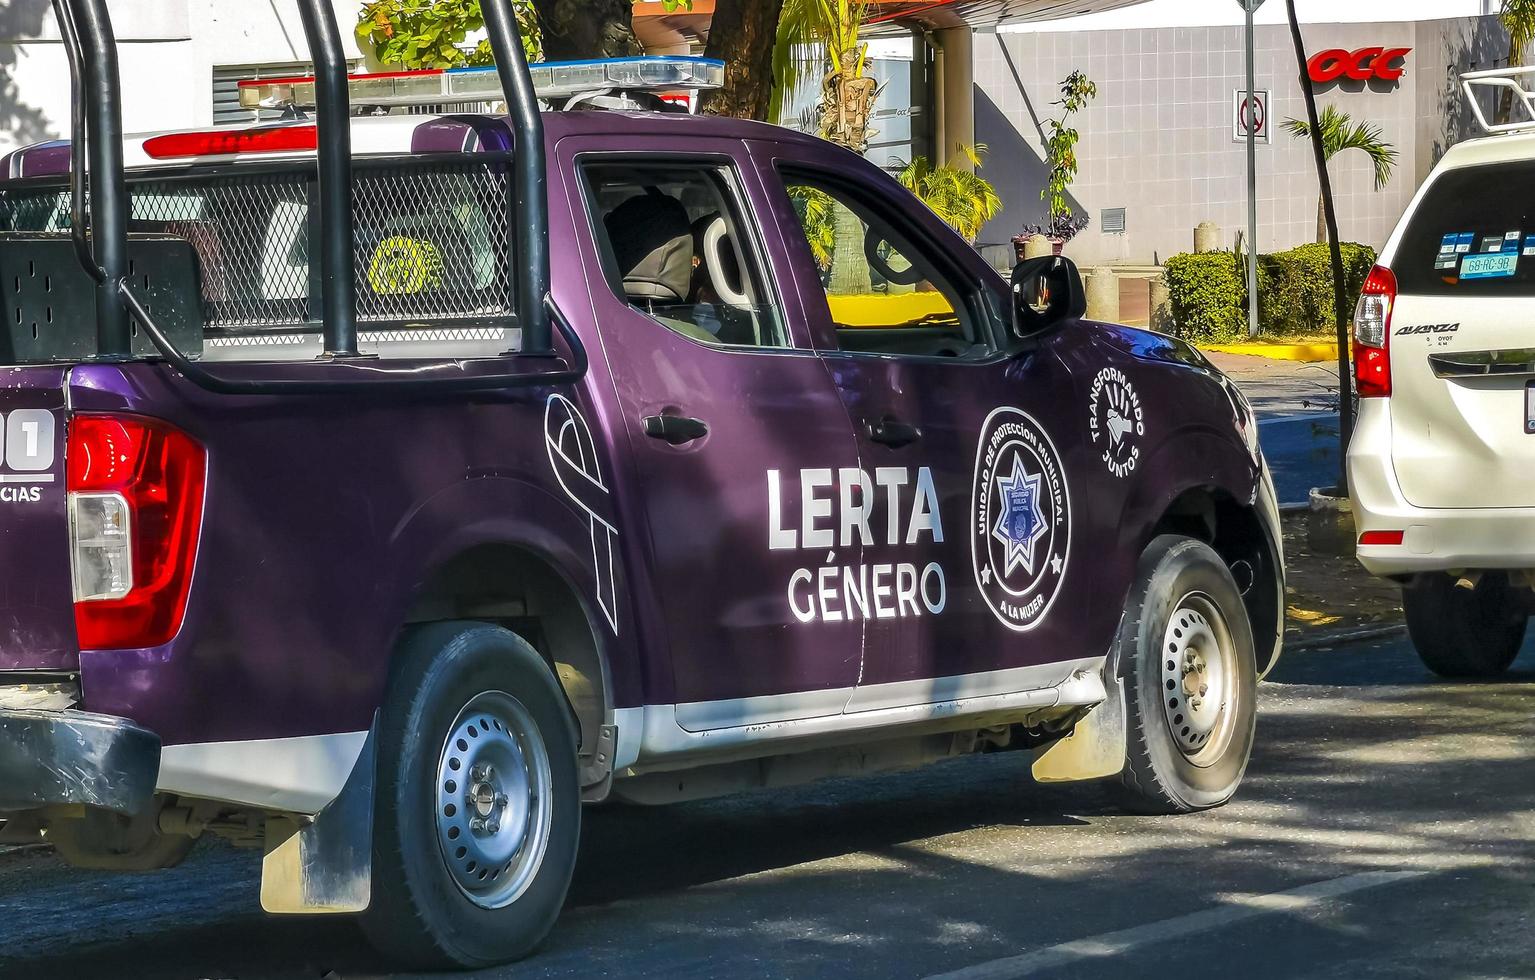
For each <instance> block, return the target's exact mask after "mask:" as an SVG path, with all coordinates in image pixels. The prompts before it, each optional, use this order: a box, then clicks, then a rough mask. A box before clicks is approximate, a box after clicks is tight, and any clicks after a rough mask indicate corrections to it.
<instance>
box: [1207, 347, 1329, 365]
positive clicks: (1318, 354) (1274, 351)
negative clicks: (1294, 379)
mask: <svg viewBox="0 0 1535 980" xmlns="http://www.w3.org/2000/svg"><path fill="white" fill-rule="evenodd" d="M1199 349H1200V350H1202V351H1204V352H1205V353H1207V354H1246V355H1247V356H1249V357H1268V358H1273V359H1274V360H1277V361H1336V360H1337V359H1338V345H1337V344H1261V343H1259V344H1203V345H1201V346H1200V348H1199Z"/></svg>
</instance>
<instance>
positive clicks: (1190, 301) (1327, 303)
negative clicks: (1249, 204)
mask: <svg viewBox="0 0 1535 980" xmlns="http://www.w3.org/2000/svg"><path fill="white" fill-rule="evenodd" d="M1342 252H1343V285H1344V295H1345V302H1346V303H1347V304H1348V306H1347V309H1348V310H1349V311H1350V312H1352V310H1353V305H1354V303H1355V301H1356V300H1358V298H1359V290H1360V289H1361V288H1363V286H1364V280H1365V277H1366V276H1367V275H1369V273H1370V267H1371V266H1372V265H1374V264H1375V250H1374V249H1372V248H1370V247H1369V246H1368V245H1359V244H1356V243H1354V242H1344V243H1343V245H1342ZM1163 269H1164V271H1163V277H1164V278H1165V279H1166V281H1167V291H1168V299H1169V300H1170V302H1171V304H1172V308H1173V322H1174V332H1175V333H1176V334H1177V335H1178V336H1179V337H1182V338H1184V339H1185V340H1190V341H1194V342H1196V343H1204V344H1219V343H1230V342H1231V341H1236V340H1245V339H1246V338H1247V282H1246V270H1245V269H1244V268H1243V266H1242V263H1241V260H1240V259H1239V258H1238V257H1237V255H1236V254H1235V253H1234V252H1202V253H1198V254H1189V253H1185V254H1182V255H1174V256H1172V257H1171V258H1169V259H1168V260H1167V262H1166V264H1165V266H1164V267H1163ZM1335 323H1336V321H1335V318H1334V315H1333V293H1332V258H1331V256H1330V254H1329V249H1328V247H1327V246H1326V245H1325V244H1309V245H1301V246H1299V247H1298V248H1292V249H1290V250H1288V251H1284V252H1275V253H1273V254H1272V255H1260V256H1258V327H1259V332H1260V334H1261V335H1263V336H1271V337H1294V336H1300V335H1306V334H1318V333H1326V334H1330V333H1332V331H1333V329H1334V326H1335Z"/></svg>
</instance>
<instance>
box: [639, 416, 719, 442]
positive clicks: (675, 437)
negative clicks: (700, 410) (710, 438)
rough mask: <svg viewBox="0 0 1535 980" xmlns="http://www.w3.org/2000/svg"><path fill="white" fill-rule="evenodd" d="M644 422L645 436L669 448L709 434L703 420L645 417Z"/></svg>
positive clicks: (680, 417)
mask: <svg viewBox="0 0 1535 980" xmlns="http://www.w3.org/2000/svg"><path fill="white" fill-rule="evenodd" d="M644 422H645V434H646V435H647V436H649V437H650V438H652V439H660V440H662V441H664V442H665V443H666V444H667V445H670V446H680V445H682V444H683V443H686V442H692V441H693V440H695V439H702V438H703V437H704V436H706V435H708V434H709V425H708V423H706V422H704V420H703V419H693V418H688V417H687V416H684V415H647V416H645V418H644Z"/></svg>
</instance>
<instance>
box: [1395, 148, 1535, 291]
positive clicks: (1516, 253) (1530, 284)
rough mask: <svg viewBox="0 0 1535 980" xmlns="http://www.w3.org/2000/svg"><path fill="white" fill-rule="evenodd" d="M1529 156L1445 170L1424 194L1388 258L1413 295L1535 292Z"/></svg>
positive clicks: (1533, 169) (1402, 287)
mask: <svg viewBox="0 0 1535 980" xmlns="http://www.w3.org/2000/svg"><path fill="white" fill-rule="evenodd" d="M1531 187H1535V161H1519V162H1514V163H1498V164H1490V165H1486V166H1480V167H1466V168H1464V169H1460V170H1447V171H1445V172H1444V173H1442V174H1440V175H1439V176H1438V177H1437V178H1436V179H1435V180H1434V182H1433V183H1432V184H1430V185H1429V187H1428V190H1427V191H1426V192H1425V193H1424V195H1423V199H1422V201H1420V202H1419V204H1418V209H1417V210H1416V211H1415V212H1413V215H1412V218H1411V219H1410V220H1409V221H1408V224H1407V228H1406V230H1405V231H1404V232H1403V234H1402V241H1401V244H1400V246H1399V247H1398V248H1397V251H1396V257H1395V258H1394V259H1393V260H1392V263H1391V271H1392V272H1393V273H1394V274H1395V275H1396V282H1397V289H1398V290H1399V291H1400V292H1402V293H1404V294H1411V295H1420V296H1535V193H1531V191H1530V188H1531Z"/></svg>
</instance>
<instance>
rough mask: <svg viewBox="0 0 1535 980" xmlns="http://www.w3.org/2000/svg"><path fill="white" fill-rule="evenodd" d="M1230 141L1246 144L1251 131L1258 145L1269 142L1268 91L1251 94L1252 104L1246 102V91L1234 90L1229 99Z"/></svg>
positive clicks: (1260, 90) (1262, 90)
mask: <svg viewBox="0 0 1535 980" xmlns="http://www.w3.org/2000/svg"><path fill="white" fill-rule="evenodd" d="M1231 124H1232V125H1231V141H1232V142H1233V143H1245V142H1247V133H1248V130H1249V129H1251V130H1252V132H1253V134H1254V135H1255V136H1256V137H1257V139H1258V142H1259V143H1267V142H1268V141H1269V90H1268V89H1258V90H1256V91H1254V92H1253V98H1252V102H1248V101H1247V90H1246V89H1240V88H1239V89H1236V90H1235V91H1234V92H1233V93H1232V98H1231Z"/></svg>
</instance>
